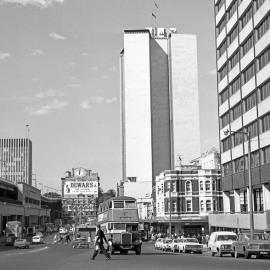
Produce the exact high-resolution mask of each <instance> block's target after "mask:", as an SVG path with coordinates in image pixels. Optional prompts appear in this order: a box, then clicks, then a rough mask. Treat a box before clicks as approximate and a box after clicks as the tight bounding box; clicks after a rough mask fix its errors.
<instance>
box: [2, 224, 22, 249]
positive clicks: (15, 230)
mask: <svg viewBox="0 0 270 270" xmlns="http://www.w3.org/2000/svg"><path fill="white" fill-rule="evenodd" d="M5 236H6V245H7V246H8V245H13V244H14V242H15V240H16V239H18V238H21V237H22V223H21V222H20V221H8V222H7V224H6V229H5Z"/></svg>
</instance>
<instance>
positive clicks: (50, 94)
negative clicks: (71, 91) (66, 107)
mask: <svg viewBox="0 0 270 270" xmlns="http://www.w3.org/2000/svg"><path fill="white" fill-rule="evenodd" d="M63 96H64V93H63V92H62V91H59V90H56V89H48V90H47V91H43V92H39V93H37V94H36V97H37V98H39V99H44V98H53V97H63Z"/></svg>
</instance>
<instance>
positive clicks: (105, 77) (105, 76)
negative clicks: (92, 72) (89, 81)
mask: <svg viewBox="0 0 270 270" xmlns="http://www.w3.org/2000/svg"><path fill="white" fill-rule="evenodd" d="M108 78H109V76H108V75H106V74H103V75H102V76H101V79H103V80H107V79H108Z"/></svg>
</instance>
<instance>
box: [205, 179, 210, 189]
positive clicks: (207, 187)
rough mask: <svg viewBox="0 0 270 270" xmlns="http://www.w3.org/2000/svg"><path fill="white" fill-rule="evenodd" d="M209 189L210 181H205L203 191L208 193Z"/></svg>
mask: <svg viewBox="0 0 270 270" xmlns="http://www.w3.org/2000/svg"><path fill="white" fill-rule="evenodd" d="M210 189H211V185H210V181H209V180H207V181H205V190H206V191H209V190H210Z"/></svg>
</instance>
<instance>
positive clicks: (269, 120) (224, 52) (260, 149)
mask: <svg viewBox="0 0 270 270" xmlns="http://www.w3.org/2000/svg"><path fill="white" fill-rule="evenodd" d="M214 3H215V26H216V55H217V88H218V102H219V104H218V117H219V140H220V149H221V167H222V189H223V199H224V212H225V213H224V214H223V215H218V216H213V217H212V218H213V220H212V218H211V219H210V222H211V225H212V226H213V227H230V228H238V229H241V228H244V229H245V228H249V226H250V223H249V214H248V212H249V210H250V205H249V178H248V139H247V136H246V134H247V133H248V134H249V137H250V142H251V176H252V195H253V196H252V198H253V208H254V212H255V213H254V220H255V229H259V230H270V29H269V28H270V1H269V0H254V1H252V0H215V1H214ZM224 131H225V132H224ZM226 131H228V132H226ZM226 213H230V214H226Z"/></svg>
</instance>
